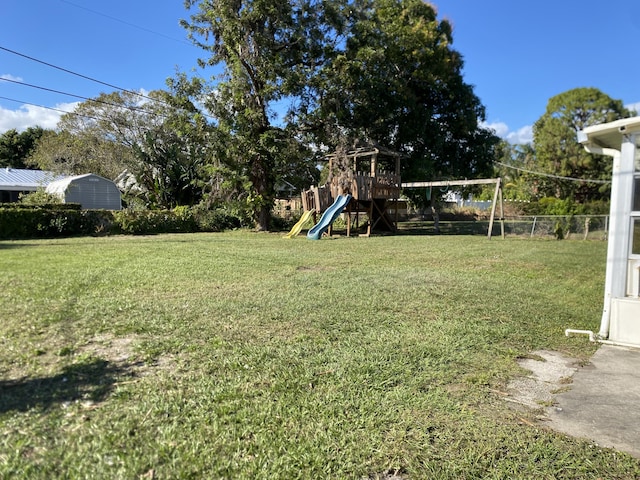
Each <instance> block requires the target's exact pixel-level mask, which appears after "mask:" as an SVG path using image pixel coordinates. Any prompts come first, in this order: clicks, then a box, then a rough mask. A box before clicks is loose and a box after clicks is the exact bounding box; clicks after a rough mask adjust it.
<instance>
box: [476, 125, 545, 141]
mask: <svg viewBox="0 0 640 480" xmlns="http://www.w3.org/2000/svg"><path fill="white" fill-rule="evenodd" d="M481 126H483V127H484V128H488V129H490V130H493V131H494V132H495V134H496V135H497V136H499V137H500V138H502V139H504V140H506V141H508V142H509V143H512V144H514V145H519V144H523V143H531V142H533V127H532V126H531V125H526V126H524V127H522V128H520V129H518V130H516V131H512V130H510V129H509V126H508V125H507V124H506V123H504V122H494V123H486V122H482V124H481Z"/></svg>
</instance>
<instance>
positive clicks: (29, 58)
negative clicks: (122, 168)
mask: <svg viewBox="0 0 640 480" xmlns="http://www.w3.org/2000/svg"><path fill="white" fill-rule="evenodd" d="M0 50H4V51H5V52H9V53H12V54H14V55H18V56H20V57H23V58H26V59H27V60H31V61H33V62H37V63H40V64H42V65H46V66H47V67H51V68H55V69H56V70H60V71H62V72H65V73H69V74H71V75H75V76H76V77H80V78H84V79H85V80H91V81H92V82H95V83H99V84H100V85H105V86H107V87H110V88H115V89H116V90H121V91H123V92H125V93H130V94H133V95H137V96H139V97H142V98H146V99H147V100H153V101H158V100H157V99H155V98H151V97H148V96H146V95H144V94H142V93H138V92H134V91H132V90H127V89H126V88H122V87H118V86H117V85H113V84H111V83H107V82H103V81H102V80H98V79H96V78H93V77H89V76H87V75H83V74H81V73H78V72H74V71H72V70H69V69H66V68H63V67H59V66H58V65H54V64H52V63H48V62H45V61H44V60H39V59H37V58H34V57H30V56H29V55H25V54H24V53H20V52H16V51H15V50H11V49H9V48H6V47H3V46H0ZM163 103H164V102H163Z"/></svg>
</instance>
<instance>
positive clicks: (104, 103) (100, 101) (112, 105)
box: [0, 78, 166, 118]
mask: <svg viewBox="0 0 640 480" xmlns="http://www.w3.org/2000/svg"><path fill="white" fill-rule="evenodd" d="M0 80H2V81H3V82H10V83H15V84H18V85H23V86H25V87H31V88H37V89H39V90H44V91H47V92H52V93H58V94H60V95H66V96H68V97H74V98H79V99H81V100H88V101H90V102H95V103H101V104H103V105H109V106H110V107H116V108H124V109H127V110H130V111H132V112H138V113H144V114H147V115H152V116H154V117H163V118H166V116H165V115H160V114H157V113H154V112H149V111H147V110H143V109H141V108H138V107H132V106H126V105H117V104H115V103H110V102H105V101H104V100H98V99H95V98H89V97H83V96H82V95H76V94H75V93H68V92H63V91H61V90H55V89H53V88H47V87H42V86H40V85H33V84H31V83H26V82H20V81H18V80H13V79H10V78H0Z"/></svg>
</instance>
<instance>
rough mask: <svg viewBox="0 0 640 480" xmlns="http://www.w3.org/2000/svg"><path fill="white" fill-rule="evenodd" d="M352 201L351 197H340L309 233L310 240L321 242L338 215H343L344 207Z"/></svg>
mask: <svg viewBox="0 0 640 480" xmlns="http://www.w3.org/2000/svg"><path fill="white" fill-rule="evenodd" d="M350 200H351V195H338V197H337V198H336V200H335V202H333V205H331V206H330V207H329V208H327V209H326V210H325V212H324V213H323V214H322V217H320V221H319V222H318V223H317V224H316V225H314V227H313V228H312V229H311V230H309V231H308V232H307V238H308V239H309V240H320V237H322V234H323V233H324V232H326V231H327V229H328V228H329V225H331V224H332V223H333V222H334V220H335V219H336V218H338V215H340V214H341V213H342V210H344V207H346V206H347V204H348V203H349V201H350Z"/></svg>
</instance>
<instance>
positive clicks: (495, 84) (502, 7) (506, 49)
mask: <svg viewBox="0 0 640 480" xmlns="http://www.w3.org/2000/svg"><path fill="white" fill-rule="evenodd" d="M432 3H433V4H434V5H435V6H436V8H437V10H438V14H439V17H440V18H447V19H448V20H449V21H451V23H452V24H453V27H454V33H453V37H454V44H453V47H454V48H455V49H456V50H458V51H459V52H460V53H461V54H462V55H463V57H464V60H465V68H464V71H463V73H464V78H465V81H466V82H467V83H470V84H472V85H474V89H475V93H476V95H478V97H479V98H480V100H481V101H482V103H483V104H484V105H485V107H486V111H487V124H488V125H489V126H490V127H492V128H494V129H495V130H496V132H497V133H498V134H499V135H500V136H502V137H503V138H507V139H509V140H510V141H512V142H514V143H520V142H526V141H530V140H531V135H532V134H531V126H532V125H533V123H534V122H535V121H536V120H537V119H538V118H539V117H540V116H541V115H542V114H543V113H544V111H545V108H546V104H547V101H548V100H549V98H551V97H552V96H554V95H557V94H559V93H562V92H564V91H567V90H570V89H572V88H577V87H596V88H598V89H600V90H602V91H603V92H604V93H606V94H607V95H609V96H611V97H612V98H615V99H619V100H622V101H623V103H624V104H625V105H627V106H636V105H637V106H640V87H639V85H640V81H639V79H640V61H639V59H638V50H637V47H636V45H637V44H638V43H639V42H638V40H640V2H637V1H635V0H609V1H608V2H601V1H595V0H555V1H551V0H538V1H536V2H530V1H519V0H484V1H482V2H480V1H477V0H435V1H434V2H432ZM187 17H188V12H187V11H186V10H185V9H184V7H183V2H182V0H162V1H158V0H128V1H124V0H111V1H109V2H96V1H95V0H29V1H25V0H2V2H1V3H0V47H2V48H4V49H8V50H12V51H14V52H18V53H21V54H23V55H27V56H30V57H33V58H36V59H38V60H42V61H45V62H47V63H50V64H54V65H57V66H60V67H63V68H65V69H68V70H72V71H74V72H77V73H80V74H83V75H86V76H89V77H92V78H95V79H98V80H100V81H102V82H106V83H110V84H112V85H115V86H118V87H122V88H126V89H130V90H140V89H142V90H145V91H149V90H153V89H157V88H163V87H164V82H165V79H166V78H167V77H169V76H172V75H173V74H174V73H175V71H176V68H177V69H179V70H181V71H187V72H188V71H190V70H191V69H193V68H194V67H195V65H196V59H197V58H198V56H199V55H200V54H201V51H200V50H199V49H197V48H196V47H194V46H192V45H190V44H189V42H188V41H187V40H186V33H185V31H184V30H183V29H182V28H181V27H180V26H179V24H178V21H179V19H180V18H187ZM0 77H1V78H5V79H9V80H14V81H18V82H22V83H28V84H31V85H36V86H40V87H45V88H49V89H53V90H58V91H61V92H67V93H72V94H75V95H78V96H81V97H95V96H97V95H98V94H99V93H100V92H103V91H106V92H110V91H113V89H111V88H109V87H106V86H104V85H100V84H97V83H95V82H91V81H88V80H85V79H82V78H78V77H75V76H73V75H69V74H67V73H64V72H61V71H58V70H55V69H52V68H50V67H47V66H45V65H41V64H39V63H37V62H34V61H32V60H29V59H26V58H23V57H21V56H19V55H16V54H15V53H10V52H8V51H6V50H0ZM0 97H3V98H0V132H4V131H5V130H8V129H10V128H17V129H18V130H23V129H25V128H27V127H29V126H33V125H38V124H39V125H41V126H43V127H45V128H53V127H54V126H55V123H56V121H57V118H58V117H59V115H60V114H59V113H58V112H55V111H52V110H47V109H43V108H39V107H35V106H33V105H28V104H36V105H42V106H46V107H50V108H56V109H60V110H68V109H70V108H72V107H73V104H74V102H77V101H82V100H81V99H78V98H74V97H69V96H65V95H62V94H60V93H54V92H49V91H44V90H41V89H37V88H34V87H27V86H24V85H19V84H16V83H12V82H7V81H0ZM7 99H11V100H7ZM14 100H17V101H14ZM639 110H640V108H639Z"/></svg>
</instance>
